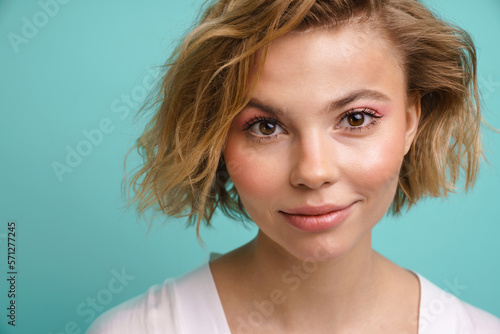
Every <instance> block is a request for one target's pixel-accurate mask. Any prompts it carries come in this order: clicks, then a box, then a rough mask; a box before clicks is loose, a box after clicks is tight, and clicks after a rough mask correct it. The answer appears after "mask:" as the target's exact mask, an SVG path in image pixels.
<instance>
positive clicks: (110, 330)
mask: <svg viewBox="0 0 500 334" xmlns="http://www.w3.org/2000/svg"><path fill="white" fill-rule="evenodd" d="M172 284H173V279H171V278H169V279H167V280H165V282H164V283H163V284H158V285H154V286H152V287H150V288H149V289H148V291H147V292H145V293H143V294H141V295H139V296H137V297H135V298H132V299H130V300H128V301H126V302H124V303H122V304H120V305H118V306H115V307H114V308H112V309H110V310H109V311H107V312H105V313H103V314H102V315H101V316H99V317H98V318H97V319H96V320H95V321H94V322H93V323H92V325H91V326H90V328H89V329H88V330H87V332H86V334H128V333H130V334H132V333H134V334H135V333H163V332H166V333H177V332H178V331H177V330H176V326H177V320H176V316H175V312H174V305H175V300H174V296H175V295H174V293H173V291H172ZM159 328H163V330H162V331H160V330H159ZM167 329H169V330H167ZM165 330H167V331H165Z"/></svg>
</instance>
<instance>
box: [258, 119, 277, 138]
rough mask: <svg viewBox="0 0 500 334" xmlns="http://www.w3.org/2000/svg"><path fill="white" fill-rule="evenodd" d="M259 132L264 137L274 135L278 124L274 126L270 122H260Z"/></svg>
mask: <svg viewBox="0 0 500 334" xmlns="http://www.w3.org/2000/svg"><path fill="white" fill-rule="evenodd" d="M259 130H260V132H262V134H264V135H272V134H273V133H274V131H275V130H276V124H273V123H270V122H260V123H259Z"/></svg>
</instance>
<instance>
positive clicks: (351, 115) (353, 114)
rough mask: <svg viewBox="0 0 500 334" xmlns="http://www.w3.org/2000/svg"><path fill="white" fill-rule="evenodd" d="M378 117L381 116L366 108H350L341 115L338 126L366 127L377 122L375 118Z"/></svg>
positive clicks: (346, 127)
mask: <svg viewBox="0 0 500 334" xmlns="http://www.w3.org/2000/svg"><path fill="white" fill-rule="evenodd" d="M380 117H382V116H378V115H376V114H375V113H372V112H371V111H368V110H367V109H364V110H360V111H355V110H351V111H348V112H346V113H345V114H344V115H343V116H342V117H341V122H340V124H339V127H340V128H345V129H350V130H355V129H363V128H368V127H370V126H372V125H375V123H376V122H377V120H376V118H380Z"/></svg>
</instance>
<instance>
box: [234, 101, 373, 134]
mask: <svg viewBox="0 0 500 334" xmlns="http://www.w3.org/2000/svg"><path fill="white" fill-rule="evenodd" d="M355 114H364V115H368V116H370V117H372V118H373V120H371V121H370V122H369V123H368V124H366V125H363V126H357V127H344V130H345V131H349V132H353V131H358V132H361V131H366V130H368V129H370V128H371V127H373V126H374V125H376V124H378V123H379V121H378V118H382V115H380V114H378V113H377V112H375V111H373V110H371V109H368V108H363V109H351V110H348V111H346V112H344V113H343V114H342V115H340V116H339V120H340V121H339V123H341V122H342V121H344V120H345V119H346V118H347V117H349V116H351V115H355ZM261 122H267V123H271V124H274V125H279V126H280V127H281V128H283V125H282V124H281V123H280V122H279V121H278V120H277V119H275V118H273V117H268V116H255V117H252V118H251V119H250V120H248V121H246V122H245V125H244V128H243V131H244V132H245V133H246V134H247V136H248V137H249V138H250V139H252V140H254V141H256V142H258V143H262V142H268V141H272V140H274V139H275V138H276V137H278V134H275V135H269V136H258V135H255V134H252V133H251V131H250V129H251V128H252V126H254V125H255V124H257V123H261ZM339 127H340V126H339V125H337V127H336V128H339Z"/></svg>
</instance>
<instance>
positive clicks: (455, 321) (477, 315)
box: [415, 273, 500, 334]
mask: <svg viewBox="0 0 500 334" xmlns="http://www.w3.org/2000/svg"><path fill="white" fill-rule="evenodd" d="M415 274H417V276H418V277H419V280H420V288H421V298H420V310H419V328H420V329H419V333H421V334H434V333H457V334H476V333H477V334H498V333H500V319H499V318H497V317H495V316H494V315H492V314H490V313H488V312H486V311H484V310H481V309H479V308H477V307H475V306H472V305H470V304H468V303H466V302H464V301H462V300H460V299H458V298H457V297H456V296H454V295H453V294H451V293H450V292H447V291H445V290H443V289H441V288H439V287H438V286H436V285H435V284H433V283H431V282H430V281H429V280H427V279H426V278H425V277H423V276H422V275H420V274H418V273H415ZM446 284H447V286H448V288H449V289H450V291H452V292H454V293H456V294H459V293H460V290H461V288H463V287H462V286H461V285H460V284H459V282H458V281H456V280H455V281H454V282H449V281H447V282H446Z"/></svg>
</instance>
